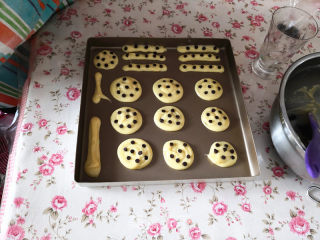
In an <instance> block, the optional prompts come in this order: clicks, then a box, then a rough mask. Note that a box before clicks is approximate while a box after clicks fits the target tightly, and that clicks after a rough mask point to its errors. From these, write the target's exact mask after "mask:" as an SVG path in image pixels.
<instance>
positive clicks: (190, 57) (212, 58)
mask: <svg viewBox="0 0 320 240" xmlns="http://www.w3.org/2000/svg"><path fill="white" fill-rule="evenodd" d="M178 59H179V61H180V62H190V61H208V62H219V61H220V57H219V56H216V55H214V54H212V53H188V54H184V55H181V56H179V58H178Z"/></svg>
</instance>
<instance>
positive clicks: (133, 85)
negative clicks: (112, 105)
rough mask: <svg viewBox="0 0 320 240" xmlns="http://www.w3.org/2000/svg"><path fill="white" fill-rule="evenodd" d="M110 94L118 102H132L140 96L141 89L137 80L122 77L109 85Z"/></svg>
mask: <svg viewBox="0 0 320 240" xmlns="http://www.w3.org/2000/svg"><path fill="white" fill-rule="evenodd" d="M110 92H111V95H112V96H113V97H114V98H115V99H117V100H118V101H119V102H134V101H137V100H138V98H139V97H140V96H141V94H142V88H141V85H140V83H139V82H138V80H136V79H134V78H132V77H128V76H124V77H119V78H117V79H115V80H114V81H113V82H112V83H111V84H110Z"/></svg>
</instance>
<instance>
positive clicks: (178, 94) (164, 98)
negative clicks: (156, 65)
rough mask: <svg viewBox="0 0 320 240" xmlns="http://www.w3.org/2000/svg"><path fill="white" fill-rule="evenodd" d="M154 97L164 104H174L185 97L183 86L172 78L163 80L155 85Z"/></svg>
mask: <svg viewBox="0 0 320 240" xmlns="http://www.w3.org/2000/svg"><path fill="white" fill-rule="evenodd" d="M152 89H153V93H154V95H155V96H156V97H157V98H158V99H159V100H160V101H161V102H164V103H174V102H177V101H179V100H180V99H181V98H182V96H183V87H182V85H181V84H180V83H179V82H178V81H177V80H174V79H171V78H161V79H159V80H157V81H156V82H155V83H154V84H153V87H152Z"/></svg>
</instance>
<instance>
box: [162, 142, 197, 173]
mask: <svg viewBox="0 0 320 240" xmlns="http://www.w3.org/2000/svg"><path fill="white" fill-rule="evenodd" d="M163 157H164V160H165V162H166V164H167V165H168V166H169V167H171V168H173V169H175V170H185V169H187V168H189V167H190V166H191V165H192V163H193V160H194V154H193V150H192V148H191V147H190V145H189V144H188V143H186V142H182V141H180V140H170V141H168V142H166V143H165V144H164V145H163Z"/></svg>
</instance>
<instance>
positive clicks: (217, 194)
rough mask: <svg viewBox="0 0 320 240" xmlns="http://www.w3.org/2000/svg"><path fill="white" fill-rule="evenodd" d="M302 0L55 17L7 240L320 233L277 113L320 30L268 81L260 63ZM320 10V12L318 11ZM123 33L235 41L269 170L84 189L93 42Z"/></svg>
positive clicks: (31, 87) (95, 1) (36, 72)
mask: <svg viewBox="0 0 320 240" xmlns="http://www.w3.org/2000/svg"><path fill="white" fill-rule="evenodd" d="M291 2H293V1H290V0H270V1H262V0H219V1H205V0H199V1H193V0H181V1H180V0H179V1H178V0H169V1H167V0H159V1H148V0H137V1H133V0H127V1H116V0H83V1H75V3H74V4H73V5H71V6H70V7H68V8H66V9H64V10H62V11H60V12H59V13H58V14H57V15H55V16H53V17H52V18H51V20H50V21H49V22H48V23H47V24H45V26H44V27H43V28H41V29H40V30H39V32H38V33H37V34H35V37H34V39H33V44H32V51H31V52H32V53H33V57H32V60H31V61H30V63H31V67H30V74H29V82H28V83H27V88H25V92H24V94H23V96H24V98H23V101H22V103H21V108H20V111H21V118H20V121H19V125H18V126H17V129H18V135H17V138H16V142H15V145H14V148H13V152H12V154H11V156H10V160H9V167H8V173H7V176H6V186H5V189H4V195H3V199H2V203H1V210H0V227H1V229H0V239H5V240H13V239H14V240H31V239H37V240H54V239H63V240H73V239H97V240H100V239H101V240H111V239H112V240H114V239H117V240H118V239H119V240H120V239H136V240H149V239H150V240H162V239H163V240H164V239H186V240H187V239H188V240H220V239H221V240H260V239H268V240H283V239H290V240H318V239H320V218H319V216H320V207H319V206H318V205H317V204H316V203H314V202H313V201H311V200H310V199H309V198H308V196H307V195H306V190H307V188H308V187H309V186H310V183H309V182H307V181H306V180H303V179H301V178H299V177H298V176H296V175H295V174H294V173H293V172H292V171H291V170H290V169H289V168H288V166H286V165H285V164H284V163H283V162H282V161H281V160H280V159H279V157H278V155H277V153H276V152H275V149H274V147H273V145H272V142H271V139H270V119H269V116H270V111H271V107H272V104H273V101H274V98H275V96H276V95H277V93H278V90H279V85H280V82H281V79H282V76H283V74H284V72H285V70H286V68H287V67H288V66H289V65H290V64H291V62H292V61H294V60H295V59H298V58H299V57H301V56H304V55H307V54H310V53H313V52H319V51H320V41H319V36H317V37H316V38H314V39H312V40H311V41H309V42H308V43H307V44H306V45H305V46H304V47H303V48H302V49H301V50H300V51H299V53H298V54H296V55H295V56H294V58H293V59H292V60H291V61H290V62H288V63H286V65H285V66H284V67H283V69H282V70H281V71H279V72H278V73H277V76H276V77H275V79H273V80H270V81H264V80H261V79H259V78H257V77H256V76H255V75H254V74H252V71H251V63H252V61H253V60H254V59H255V58H256V57H257V56H259V49H260V46H261V43H262V42H263V39H264V37H265V35H266V32H267V29H268V27H269V23H270V20H271V15H272V12H273V11H275V10H276V9H278V8H280V7H282V6H286V5H288V4H290V3H291ZM315 18H316V19H317V20H318V21H319V20H320V17H319V14H318V15H317V14H316V11H315ZM116 36H122V37H146V38H152V37H163V38H189V37H191V38H208V39H210V38H227V39H229V40H230V41H231V45H232V48H233V52H234V56H235V60H236V66H237V69H236V70H237V73H238V75H239V79H240V84H241V90H242V95H243V98H244V101H245V105H246V109H247V112H248V117H249V119H250V126H251V129H252V132H253V135H254V140H255V145H256V150H257V154H258V156H259V162H260V170H261V176H260V177H258V178H254V179H246V180H244V179H241V178H240V179H229V180H228V181H222V180H217V181H214V182H212V181H203V180H192V181H190V182H187V183H183V184H182V183H177V184H167V185H165V184H164V185H146V184H143V183H141V184H133V185H122V186H120V187H113V186H104V187H96V188H90V187H80V186H79V185H78V184H77V183H76V182H75V181H74V169H75V154H76V141H77V133H78V132H77V131H78V121H79V111H80V102H81V93H82V82H83V70H84V66H85V61H84V57H85V48H86V43H87V40H88V38H90V37H116ZM118 57H119V58H120V59H121V56H118ZM128 74H129V73H128ZM166 74H169V72H168V73H166ZM169 75H170V74H169ZM139 76H140V75H139ZM139 76H138V75H137V76H136V77H137V79H138V78H139ZM141 76H142V75H141ZM181 77H183V76H181ZM212 77H213V78H217V80H219V79H218V78H219V76H218V75H214V76H212ZM112 80H113V79H103V80H102V81H103V82H102V84H106V83H107V82H110V81H112ZM84 81H92V79H84ZM151 81H153V80H152V79H151ZM182 81H183V80H182ZM221 84H222V83H221ZM144 91H145V92H148V91H149V90H148V89H144ZM106 94H107V93H106ZM102 115H103V113H102ZM104 117H105V119H104V124H106V123H107V122H106V120H107V119H108V116H106V115H105V116H104ZM229 140H230V141H234V142H236V139H229ZM158 160H161V159H158ZM195 161H196V160H195ZM239 162H241V159H239ZM111 165H112V164H111ZM111 165H110V167H111ZM107 167H108V166H107ZM195 167H196V166H195ZM217 170H221V171H227V170H228V169H217ZM141 173H142V172H141Z"/></svg>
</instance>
